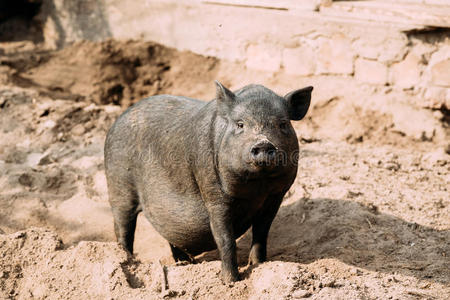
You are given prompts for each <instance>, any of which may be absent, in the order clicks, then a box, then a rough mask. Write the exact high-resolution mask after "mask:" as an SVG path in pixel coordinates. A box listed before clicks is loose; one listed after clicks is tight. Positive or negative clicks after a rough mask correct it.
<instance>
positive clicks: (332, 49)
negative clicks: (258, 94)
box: [0, 0, 450, 299]
mask: <svg viewBox="0 0 450 300" xmlns="http://www.w3.org/2000/svg"><path fill="white" fill-rule="evenodd" d="M214 80H219V81H221V82H222V83H223V84H224V85H225V86H227V87H229V88H230V89H232V90H235V89H238V88H241V87H243V86H244V85H246V84H249V83H259V84H263V85H265V86H267V87H268V88H270V89H272V90H274V91H275V92H277V93H279V94H280V95H284V94H286V93H287V92H289V91H291V90H294V89H298V88H302V87H304V86H309V85H312V86H314V91H313V95H312V102H311V108H310V111H309V112H308V114H307V116H306V117H305V119H303V120H302V121H300V122H293V125H294V128H295V129H296V131H297V134H298V138H299V141H300V143H301V145H300V149H301V153H300V167H299V173H298V175H297V179H296V182H295V183H294V185H293V186H292V188H291V190H290V192H289V193H288V194H287V196H286V199H285V200H284V202H283V204H282V207H281V209H280V212H279V213H278V215H277V218H276V219H275V220H274V224H273V226H272V229H271V233H270V236H269V242H268V243H269V248H268V257H269V260H271V261H276V262H273V263H272V264H271V263H268V264H264V265H262V266H259V267H258V268H255V269H254V272H255V273H252V272H253V271H252V270H253V269H252V268H250V269H246V270H247V271H245V272H246V273H245V274H246V275H245V276H244V280H243V281H242V282H241V283H239V284H237V285H236V286H235V287H234V288H228V287H224V286H223V285H221V284H220V282H219V281H217V280H218V279H217V278H218V277H217V276H216V275H217V274H218V272H219V269H220V267H219V265H218V264H214V263H204V264H198V265H194V266H188V267H183V268H182V267H171V269H170V270H171V271H170V272H169V275H170V274H175V275H170V276H174V277H172V279H171V286H175V289H177V288H178V290H177V291H178V292H179V294H178V295H179V296H180V295H181V296H183V295H184V296H186V297H188V296H192V299H196V297H197V296H195V295H197V294H198V295H200V298H202V297H203V299H211V298H223V297H225V298H228V299H246V298H247V296H248V295H250V294H251V295H256V296H255V297H254V299H279V298H282V297H286V299H292V298H296V297H297V298H302V297H303V296H304V297H310V296H311V298H314V297H316V298H317V299H384V298H389V297H391V298H395V299H448V298H449V297H446V296H445V295H450V273H449V272H450V271H449V270H450V266H449V260H448V256H449V255H450V248H449V247H450V231H449V228H450V197H449V190H448V188H449V187H450V1H449V0H397V1H394V0H368V1H331V0H280V1H270V0H211V1H200V0H121V1H119V0H14V1H13V0H0V239H3V240H0V298H5V299H6V298H8V297H9V298H11V297H15V296H18V297H21V298H23V299H26V298H32V297H31V296H30V294H29V293H31V295H41V296H42V298H43V297H44V296H52V295H53V296H54V297H57V298H70V297H69V296H68V295H72V296H71V297H72V298H75V299H80V298H86V295H85V294H83V295H81V294H77V293H81V292H82V291H85V290H86V286H90V287H92V286H93V287H94V288H92V289H93V290H95V291H96V292H95V293H98V294H95V295H98V298H107V296H108V295H109V296H108V297H112V296H111V295H114V297H115V298H118V299H123V298H124V297H125V298H128V299H133V298H137V299H150V298H152V297H153V298H154V297H155V294H154V291H153V290H152V289H151V285H152V284H156V283H155V282H157V281H155V280H159V279H158V278H160V277H159V275H158V274H159V273H155V272H153V271H154V270H153V271H152V270H149V269H148V268H149V267H148V265H147V264H141V263H140V262H131V261H129V260H126V259H125V258H123V257H122V256H123V252H120V251H119V250H117V249H116V248H114V247H115V246H114V245H115V244H113V243H94V242H86V241H96V242H112V241H114V240H115V237H114V234H113V226H112V224H113V223H112V216H111V212H110V207H109V204H108V196H107V187H106V180H105V174H104V167H103V145H104V138H105V135H106V131H107V130H108V129H109V127H110V126H111V124H112V123H113V122H114V120H115V119H116V118H117V116H118V115H119V114H120V113H121V112H123V111H124V110H125V109H126V108H127V107H128V106H130V105H131V104H133V103H135V102H137V101H139V100H140V99H142V98H145V97H148V96H152V95H156V94H174V95H182V96H188V97H193V98H198V99H202V100H205V101H209V100H211V99H213V98H214V97H215V86H214ZM34 226H37V227H44V228H49V229H51V230H52V231H54V232H56V233H57V235H58V236H59V237H60V238H62V241H63V246H61V248H64V249H65V250H64V251H59V252H56V250H55V249H56V248H57V247H56V246H54V245H55V243H56V238H55V237H54V236H53V235H49V233H48V232H44V231H42V229H39V230H38V229H30V228H31V227H34ZM18 230H27V231H26V233H27V234H28V235H29V236H34V237H36V238H34V240H33V239H27V238H25V237H24V236H26V234H25V235H22V234H17V235H14V234H13V233H14V232H16V231H18ZM2 232H4V233H7V234H11V235H8V236H6V235H2V234H1V233H2ZM136 234H137V236H136V242H135V249H136V253H137V254H136V258H137V259H140V260H142V261H143V262H146V263H147V262H156V261H163V262H167V263H169V262H171V261H170V260H171V257H170V249H169V246H168V244H167V243H166V241H165V240H164V239H163V238H162V237H160V236H159V235H158V233H156V232H155V231H154V230H153V228H152V227H151V225H150V224H149V223H148V222H147V221H146V219H145V218H143V217H142V216H140V217H139V219H138V226H137V233H136ZM21 239H23V240H24V242H23V243H25V245H28V246H23V243H22V242H18V241H21ZM25 240H26V242H25ZM2 241H4V242H2ZM21 243H22V244H21ZM27 243H29V244H27ZM249 244H250V237H249V234H246V235H245V236H244V237H243V238H242V239H240V240H239V241H238V259H239V263H240V265H241V267H242V266H244V265H245V264H246V259H247V255H248V250H249V249H248V248H249ZM4 245H7V246H4ZM71 246H73V247H72V248H69V247H71ZM2 247H3V248H2ZM27 247H28V248H27ZM55 247H56V248H55ZM58 247H59V246H58ZM30 249H31V250H30ZM37 249H39V251H38V250H37ZM42 249H44V250H42ZM58 249H59V248H58ZM114 249H116V250H114ZM70 251H74V252H70ZM2 253H4V254H3V256H2ZM58 253H60V254H58ZM70 253H72V254H73V255H72V254H70ZM95 253H103V254H98V255H96V254H95ZM105 253H106V254H105ZM39 255H40V256H39ZM57 255H61V256H64V255H66V256H70V255H72V256H70V257H76V260H75V261H70V260H69V262H68V261H66V260H65V258H61V260H60V261H58V260H57V259H56V260H55V259H54V257H57ZM121 255H122V256H121ZM49 257H50V258H49ZM197 259H198V260H199V261H204V262H205V261H206V262H207V261H211V260H213V261H215V263H217V260H218V256H217V253H216V252H212V253H207V254H204V255H202V256H200V257H198V258H197ZM41 261H42V264H38V265H37V266H36V265H34V262H41ZM28 262H32V263H28ZM32 266H34V267H32ZM63 266H64V267H63ZM98 266H100V267H98ZM111 266H112V267H111ZM97 267H98V268H97ZM33 268H35V269H33ZM95 268H97V269H95ZM99 268H100V269H99ZM102 268H103V269H102ZM110 268H112V269H113V270H114V272H112V273H114V274H116V275H114V276H116V277H113V275H111V277H108V278H107V279H105V278H104V277H102V276H109V275H108V274H107V273H105V272H106V271H104V270H110ZM2 270H5V271H2ZM67 270H70V271H67ZM92 270H97V271H98V270H101V272H100V271H98V272H97V273H96V272H93V271H92ZM116 270H119V271H117V272H116ZM299 270H302V271H299ZM58 272H62V273H58ZM177 272H178V273H177ZM241 272H242V268H241ZM302 272H303V273H302ZM5 274H6V275H5ZM14 274H15V275H14ZM67 274H71V275H70V276H72V277H70V276H67ZM105 274H106V275H105ZM117 274H121V275H117ZM124 274H125V275H124ZM155 274H156V275H155ZM13 275H14V276H13ZM394 275H395V277H394ZM149 276H150V277H149ZM177 276H178V277H177ZM274 276H275V277H274ZM111 278H113V279H111ZM155 278H156V279H155ZM186 278H190V279H191V278H196V281H194V280H191V282H187V283H186ZM55 280H56V281H55ZM152 280H153V281H152ZM105 282H106V283H107V284H106V283H105ZM147 282H153V283H151V284H150V283H149V284H148V285H146V283H147ZM158 284H159V285H160V283H158ZM51 286H53V287H55V286H56V287H57V288H56V290H54V289H53V290H52V288H51ZM72 286H74V287H76V288H74V289H69V288H70V287H72ZM130 286H131V287H130ZM177 286H178V287H177ZM119 287H120V288H119ZM136 287H141V289H135V288H136ZM133 288H134V289H133ZM114 289H115V290H114ZM182 289H183V291H184V293H185V294H183V293H182V292H180V291H181V290H182ZM249 291H250V292H249ZM118 293H119V294H118ZM120 293H123V294H120ZM130 293H132V295H134V296H130V295H131V294H130ZM133 293H134V294H133ZM139 293H143V294H139ZM145 293H149V294H145ZM152 293H153V294H152ZM295 293H297V294H295ZM11 295H12V296H11ZM89 295H90V296H92V297H94V298H95V295H94V294H89ZM124 295H126V296H124ZM149 295H150V296H149ZM175 295H177V294H175ZM295 295H296V296H295ZM264 297H266V298H264ZM36 298H39V297H38V296H36Z"/></svg>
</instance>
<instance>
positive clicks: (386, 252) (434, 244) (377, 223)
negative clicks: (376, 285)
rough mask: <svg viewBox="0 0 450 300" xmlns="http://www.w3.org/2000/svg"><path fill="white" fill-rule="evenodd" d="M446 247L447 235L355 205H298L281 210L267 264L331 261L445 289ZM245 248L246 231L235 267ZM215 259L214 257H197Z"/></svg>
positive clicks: (448, 274)
mask: <svg viewBox="0 0 450 300" xmlns="http://www.w3.org/2000/svg"><path fill="white" fill-rule="evenodd" d="M449 241H450V232H449V231H438V230H434V229H432V228H430V227H425V226H421V225H418V224H416V223H409V222H406V221H404V220H402V219H400V218H397V217H394V216H391V215H388V214H384V213H380V212H378V211H377V210H376V209H375V208H373V207H366V206H364V205H362V204H359V203H356V202H352V201H347V200H335V199H306V200H305V199H302V200H299V201H296V202H294V203H292V204H289V205H286V206H282V207H281V208H280V211H279V212H278V215H277V217H276V218H275V220H274V222H273V224H272V228H271V231H270V234H269V241H268V260H270V261H275V260H279V261H287V262H297V263H304V264H308V263H312V262H314V261H316V260H319V259H324V258H335V259H338V260H340V261H342V262H344V263H346V264H349V265H352V266H356V267H360V268H364V269H368V270H372V271H377V272H383V273H389V274H396V273H400V274H403V275H407V276H414V277H416V278H417V279H428V280H432V281H436V282H440V283H443V284H448V283H450V259H449V258H448V255H449V254H450V243H449ZM250 243H251V233H250V231H249V232H247V233H246V234H245V235H244V236H243V237H242V238H241V239H240V240H239V241H238V260H239V263H240V265H245V264H246V263H247V256H248V253H249V247H250ZM216 259H218V255H217V251H213V252H209V253H207V254H204V255H202V256H200V257H199V261H202V260H206V261H209V260H216ZM437 274H438V276H436V275H437Z"/></svg>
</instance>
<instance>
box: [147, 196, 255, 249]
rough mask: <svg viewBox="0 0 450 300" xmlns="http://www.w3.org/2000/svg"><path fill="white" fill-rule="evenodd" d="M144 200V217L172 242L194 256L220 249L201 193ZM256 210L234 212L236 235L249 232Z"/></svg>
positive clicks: (240, 209)
mask: <svg viewBox="0 0 450 300" xmlns="http://www.w3.org/2000/svg"><path fill="white" fill-rule="evenodd" d="M149 200H152V201H149ZM145 203H146V205H143V207H142V208H143V212H144V214H145V216H146V217H147V219H148V220H149V221H150V223H151V224H152V225H153V227H154V228H155V230H156V231H158V233H159V234H161V236H163V237H164V238H165V239H166V240H167V241H168V242H169V243H171V244H173V245H175V246H177V247H178V248H180V249H182V250H184V251H185V252H187V253H189V254H192V255H197V254H200V253H202V252H205V251H210V250H213V249H216V248H217V246H216V243H215V241H214V237H213V235H212V232H211V227H210V222H209V214H208V211H207V209H206V207H205V205H204V203H203V200H202V199H201V198H200V196H199V195H198V196H197V195H183V196H179V195H176V194H171V195H168V194H165V196H164V197H158V198H157V199H154V198H153V199H147V201H145ZM256 212H257V211H251V212H250V211H246V209H245V208H244V209H242V208H239V209H237V211H234V218H233V219H234V222H233V225H232V226H233V228H234V233H235V238H238V237H240V236H241V235H242V234H244V233H245V232H246V231H247V229H248V228H249V227H250V226H251V220H252V216H253V215H254V214H255V213H256Z"/></svg>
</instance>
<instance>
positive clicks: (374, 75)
mask: <svg viewBox="0 0 450 300" xmlns="http://www.w3.org/2000/svg"><path fill="white" fill-rule="evenodd" d="M387 75H388V69H387V67H386V65H385V64H383V63H380V62H378V61H375V60H368V59H363V58H362V59H358V60H356V62H355V77H356V80H358V81H361V82H365V83H369V84H380V85H384V84H385V83H386V82H387Z"/></svg>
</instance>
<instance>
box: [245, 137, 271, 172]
mask: <svg viewBox="0 0 450 300" xmlns="http://www.w3.org/2000/svg"><path fill="white" fill-rule="evenodd" d="M276 156H277V147H275V145H274V144H272V143H271V142H270V141H268V140H265V141H260V142H258V143H256V144H255V145H253V146H252V147H251V149H250V157H251V161H252V163H254V164H256V165H261V166H272V165H275V163H276V160H275V158H276Z"/></svg>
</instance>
